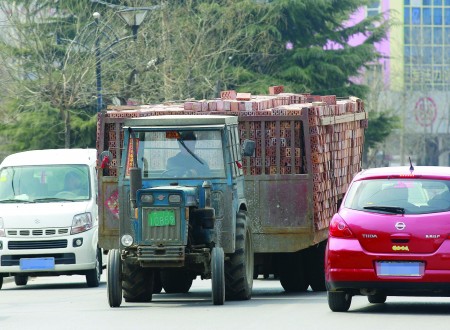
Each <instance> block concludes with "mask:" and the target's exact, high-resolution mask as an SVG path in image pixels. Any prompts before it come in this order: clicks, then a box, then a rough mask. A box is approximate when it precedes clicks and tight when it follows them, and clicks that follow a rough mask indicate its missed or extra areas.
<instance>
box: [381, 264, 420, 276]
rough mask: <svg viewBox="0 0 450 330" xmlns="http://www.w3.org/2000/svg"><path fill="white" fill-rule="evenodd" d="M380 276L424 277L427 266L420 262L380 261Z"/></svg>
mask: <svg viewBox="0 0 450 330" xmlns="http://www.w3.org/2000/svg"><path fill="white" fill-rule="evenodd" d="M376 268H377V274H378V275H379V276H422V275H423V273H424V271H425V265H424V263H423V262H419V261H378V262H377V263H376Z"/></svg>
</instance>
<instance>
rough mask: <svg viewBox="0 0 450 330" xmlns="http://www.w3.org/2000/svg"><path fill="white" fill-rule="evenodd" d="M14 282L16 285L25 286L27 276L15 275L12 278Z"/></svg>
mask: <svg viewBox="0 0 450 330" xmlns="http://www.w3.org/2000/svg"><path fill="white" fill-rule="evenodd" d="M14 282H16V285H19V286H22V285H27V283H28V276H27V275H16V276H14Z"/></svg>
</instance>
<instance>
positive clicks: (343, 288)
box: [325, 165, 450, 312]
mask: <svg viewBox="0 0 450 330" xmlns="http://www.w3.org/2000/svg"><path fill="white" fill-rule="evenodd" d="M325 280H326V287H327V291H328V292H327V293H328V305H329V307H330V309H331V310H332V311H335V312H345V311H348V309H349V308H350V305H351V302H352V296H355V295H363V296H367V298H368V300H369V302H370V303H384V302H385V301H386V297H387V296H450V167H438V166H436V167H433V166H417V167H413V166H412V165H411V167H409V166H405V167H386V168H374V169H369V170H364V171H362V172H360V173H358V174H357V175H356V176H355V177H354V179H353V181H352V183H351V184H350V187H349V189H348V191H347V193H346V194H345V197H344V199H343V200H342V204H341V206H340V207H339V211H338V213H336V214H335V215H334V216H333V218H332V220H331V223H330V228H329V238H328V244H327V249H326V257H325Z"/></svg>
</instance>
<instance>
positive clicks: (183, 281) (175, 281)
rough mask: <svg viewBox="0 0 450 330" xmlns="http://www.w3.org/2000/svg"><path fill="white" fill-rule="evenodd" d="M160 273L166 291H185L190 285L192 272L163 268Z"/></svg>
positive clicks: (187, 290)
mask: <svg viewBox="0 0 450 330" xmlns="http://www.w3.org/2000/svg"><path fill="white" fill-rule="evenodd" d="M160 275H161V283H162V286H163V288H164V291H166V293H187V292H189V289H190V288H191V286H192V281H193V277H192V274H191V273H190V272H188V271H186V270H178V269H176V270H175V269H164V270H161V272H160Z"/></svg>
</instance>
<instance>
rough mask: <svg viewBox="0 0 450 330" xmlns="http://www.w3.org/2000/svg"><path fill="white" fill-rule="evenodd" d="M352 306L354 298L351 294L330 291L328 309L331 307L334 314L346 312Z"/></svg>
mask: <svg viewBox="0 0 450 330" xmlns="http://www.w3.org/2000/svg"><path fill="white" fill-rule="evenodd" d="M351 304H352V296H351V295H350V294H349V293H347V292H342V291H337V292H330V291H328V307H330V309H331V310H332V311H333V312H346V311H348V309H349V308H350V305H351Z"/></svg>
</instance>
